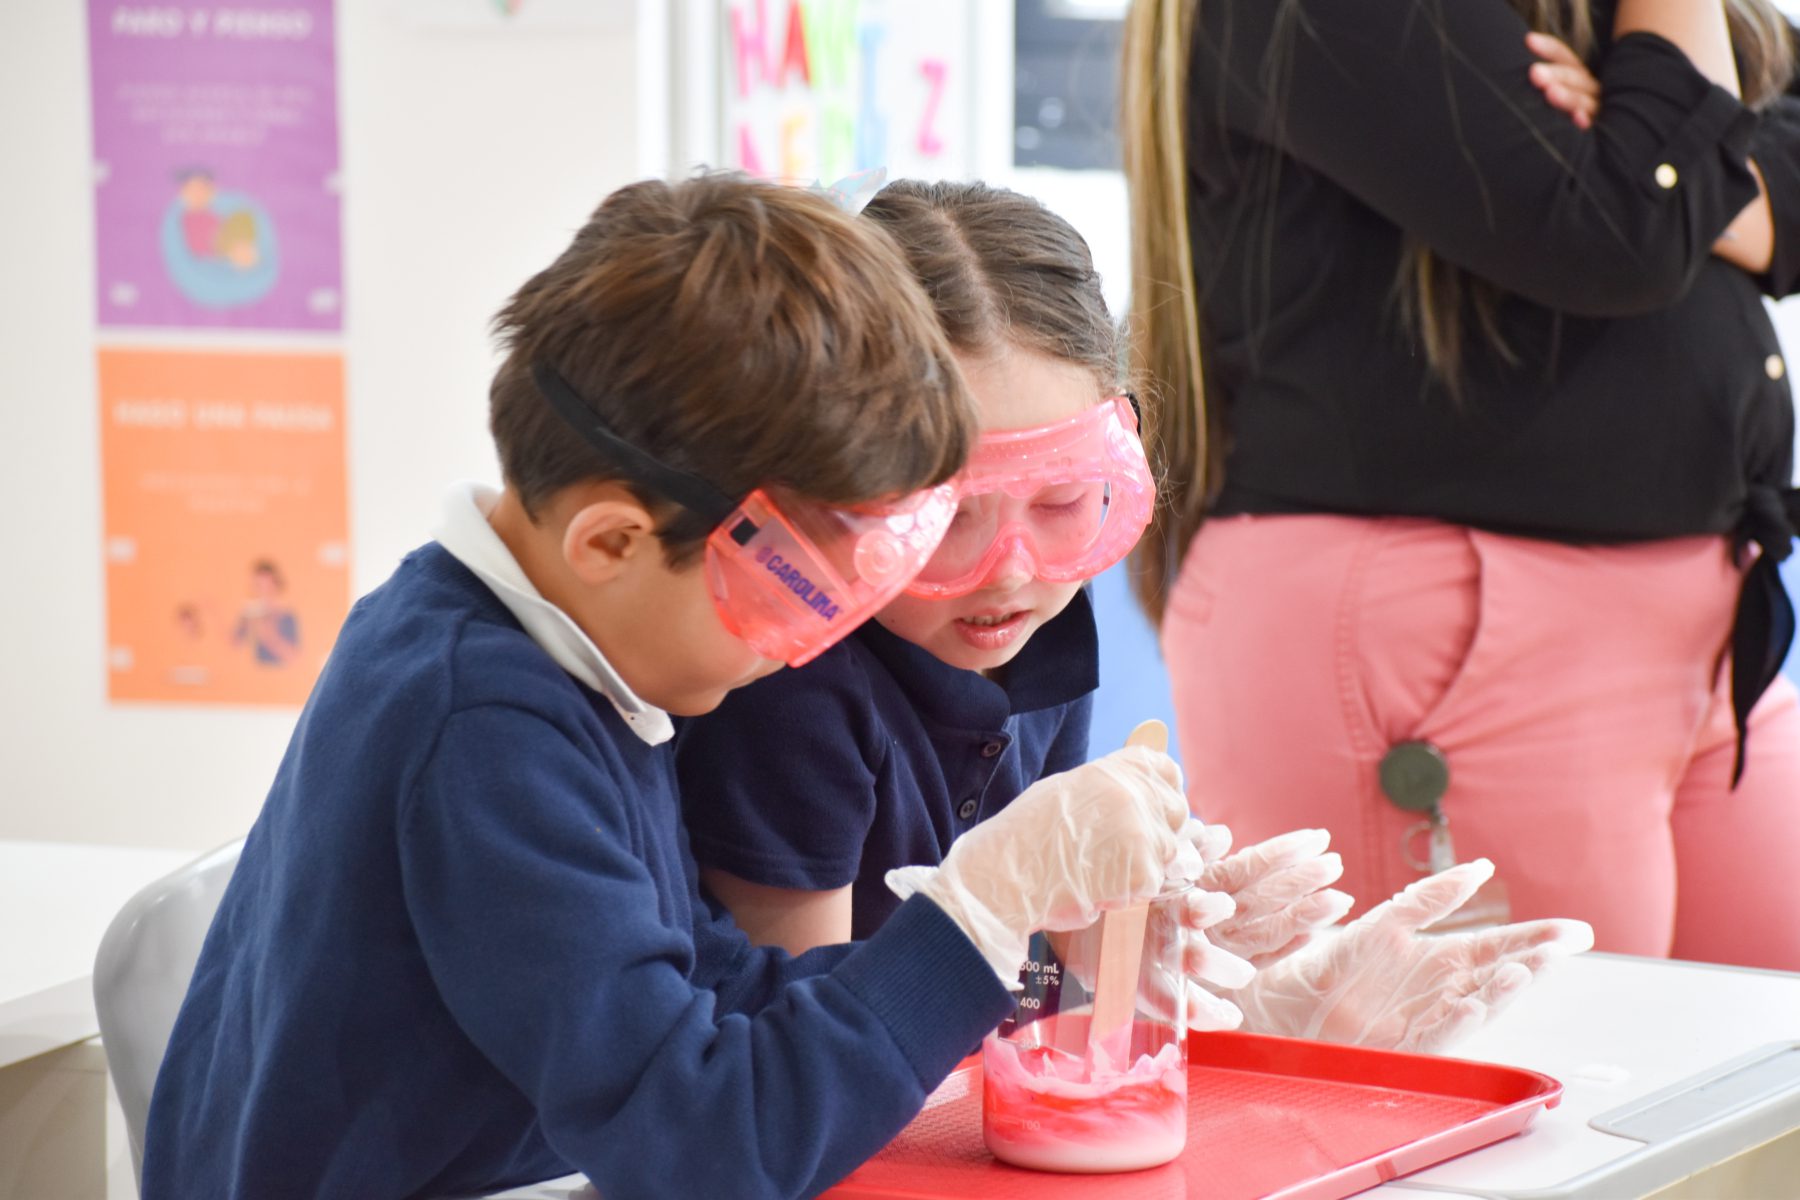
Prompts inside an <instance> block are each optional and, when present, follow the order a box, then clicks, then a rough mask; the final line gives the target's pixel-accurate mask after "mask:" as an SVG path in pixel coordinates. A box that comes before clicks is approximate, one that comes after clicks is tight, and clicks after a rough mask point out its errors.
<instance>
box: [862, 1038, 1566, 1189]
mask: <svg viewBox="0 0 1800 1200" xmlns="http://www.w3.org/2000/svg"><path fill="white" fill-rule="evenodd" d="M1561 1101H1562V1084H1560V1083H1558V1082H1557V1081H1556V1080H1554V1079H1552V1078H1550V1077H1549V1076H1548V1075H1540V1074H1538V1073H1537V1072H1536V1071H1525V1070H1520V1069H1519V1068H1516V1067H1502V1066H1496V1065H1494V1064H1492V1063H1480V1062H1469V1061H1466V1060H1463V1059H1455V1058H1435V1057H1431V1056H1428V1055H1422V1054H1398V1053H1395V1052H1393V1051H1387V1050H1365V1049H1362V1048H1360V1047H1355V1046H1336V1045H1332V1044H1330V1043H1327V1042H1314V1041H1304V1040H1300V1039H1296V1038H1278V1037H1265V1036H1262V1035H1260V1034H1253V1033H1204V1034H1202V1033H1196V1034H1194V1035H1192V1036H1191V1037H1190V1038H1189V1039H1188V1142H1187V1149H1186V1151H1184V1152H1183V1154H1182V1156H1181V1157H1180V1158H1179V1159H1176V1160H1175V1161H1174V1162H1172V1163H1169V1164H1168V1165H1167V1166H1162V1167H1157V1168H1154V1169H1153V1170H1149V1171H1133V1172H1130V1173H1128V1174H1118V1175H1054V1174H1048V1173H1044V1172H1040V1171H1026V1170H1021V1169H1019V1168H1017V1167H1009V1166H1006V1165H1004V1164H1002V1163H999V1162H996V1161H995V1160H994V1158H993V1156H992V1155H990V1154H989V1153H988V1152H987V1149H986V1147H984V1146H983V1145H982V1143H981V1065H980V1062H979V1060H976V1059H971V1060H969V1061H968V1062H965V1063H964V1064H963V1065H962V1066H960V1067H958V1068H957V1069H956V1071H955V1072H954V1073H952V1074H951V1076H950V1078H949V1079H947V1080H945V1081H944V1085H943V1086H942V1087H940V1088H939V1089H938V1090H937V1091H936V1092H934V1093H932V1096H931V1099H930V1100H929V1101H928V1102H927V1103H926V1105H925V1111H924V1112H922V1113H920V1114H919V1116H918V1117H917V1118H916V1119H915V1120H914V1121H913V1123H912V1124H911V1125H909V1126H907V1127H906V1129H905V1130H904V1131H902V1132H901V1134H900V1136H899V1137H897V1138H895V1139H894V1141H893V1142H892V1143H890V1144H889V1145H888V1147H887V1148H886V1149H885V1150H883V1151H882V1152H881V1153H880V1154H877V1155H876V1156H875V1157H874V1158H872V1159H870V1160H869V1161H868V1162H867V1163H865V1164H863V1166H862V1167H860V1168H858V1169H857V1171H856V1172H855V1173H854V1174H852V1175H851V1176H850V1177H849V1178H848V1179H846V1180H845V1181H844V1182H843V1183H841V1184H839V1185H838V1186H837V1187H835V1188H833V1189H832V1190H831V1191H829V1192H827V1193H826V1195H827V1196H829V1197H835V1198H836V1200H937V1198H939V1197H958V1198H959V1200H1011V1198H1014V1197H1016V1198H1017V1200H1113V1198H1114V1197H1118V1198H1119V1200H1125V1198H1127V1197H1129V1198H1130V1200H1240V1198H1241V1200H1251V1198H1253V1197H1263V1198H1267V1197H1278V1198H1279V1200H1337V1197H1340V1196H1349V1195H1353V1194H1355V1193H1356V1192H1360V1191H1362V1190H1363V1189H1365V1188H1371V1187H1374V1186H1376V1185H1377V1184H1380V1183H1384V1182H1386V1181H1387V1180H1390V1179H1393V1178H1394V1177H1396V1176H1399V1175H1405V1174H1407V1173H1409V1172H1412V1171H1417V1170H1419V1169H1420V1168H1422V1167H1427V1166H1430V1165H1431V1164H1432V1163H1437V1162H1442V1161H1444V1160H1445V1159H1447V1158H1454V1157H1455V1156H1456V1155H1458V1154H1463V1153H1466V1152H1467V1151H1470V1150H1474V1149H1476V1148H1478V1147H1480V1146H1485V1145H1488V1144H1489V1143H1492V1142H1497V1141H1500V1140H1501V1139H1502V1138H1507V1137H1511V1136H1512V1135H1513V1134H1515V1133H1518V1132H1520V1131H1521V1130H1523V1129H1524V1128H1525V1127H1526V1126H1527V1125H1529V1124H1530V1123H1531V1121H1532V1119H1533V1118H1534V1117H1536V1116H1537V1114H1538V1111H1539V1110H1540V1109H1545V1108H1555V1107H1556V1106H1557V1104H1559V1103H1560V1102H1561Z"/></svg>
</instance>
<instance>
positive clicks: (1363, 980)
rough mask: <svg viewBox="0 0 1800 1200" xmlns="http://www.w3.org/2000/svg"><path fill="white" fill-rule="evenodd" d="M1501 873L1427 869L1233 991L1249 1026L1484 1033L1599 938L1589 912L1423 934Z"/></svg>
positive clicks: (1382, 1036) (1350, 1034) (1445, 1038)
mask: <svg viewBox="0 0 1800 1200" xmlns="http://www.w3.org/2000/svg"><path fill="white" fill-rule="evenodd" d="M1493 874H1494V864H1493V863H1491V862H1489V861H1488V860H1487V859H1485V858H1481V859H1476V860H1475V861H1474V862H1470V863H1463V864H1461V865H1460V866H1455V867H1451V868H1450V869H1448V870H1446V871H1440V872H1438V873H1437V874H1435V875H1428V876H1426V877H1425V878H1424V879H1421V880H1419V881H1418V882H1417V883H1414V884H1412V885H1411V886H1410V887H1408V888H1407V889H1406V890H1405V891H1402V892H1401V893H1400V894H1399V895H1397V896H1395V897H1394V898H1393V899H1391V900H1389V901H1387V902H1386V903H1385V904H1381V905H1378V906H1376V907H1375V908H1372V909H1370V910H1369V911H1368V912H1367V913H1364V914H1363V915H1362V916H1361V917H1358V918H1357V919H1356V920H1355V921H1352V922H1351V923H1350V924H1349V925H1347V926H1345V927H1344V929H1343V930H1342V931H1341V932H1339V933H1338V934H1336V935H1335V936H1333V937H1329V938H1320V939H1318V940H1317V941H1314V942H1313V943H1312V944H1311V945H1309V946H1307V947H1306V948H1305V949H1303V950H1300V951H1299V952H1297V953H1295V954H1292V955H1290V956H1288V957H1287V958H1284V959H1282V960H1281V961H1280V962H1277V963H1275V964H1274V965H1273V966H1270V967H1268V968H1266V969H1264V970H1260V971H1258V972H1257V974H1256V978H1255V979H1254V980H1252V981H1251V983H1250V986H1248V987H1245V988H1242V989H1240V990H1238V991H1237V992H1236V993H1234V994H1232V996H1231V999H1232V1000H1234V1001H1235V1002H1236V1003H1237V1005H1238V1007H1239V1008H1241V1009H1242V1010H1243V1012H1244V1028H1246V1029H1249V1030H1252V1031H1254V1032H1256V1033H1275V1034H1283V1035H1286V1036H1289V1037H1307V1038H1319V1039H1322V1040H1324V1041H1328V1042H1344V1043H1347V1044H1350V1045H1359V1046H1374V1047H1377V1048H1380V1049H1385V1050H1409V1051H1415V1052H1424V1053H1433V1052H1437V1051H1442V1050H1444V1049H1446V1048H1448V1047H1449V1046H1450V1045H1451V1044H1452V1043H1454V1042H1456V1041H1458V1040H1460V1039H1461V1038H1463V1037H1465V1036H1467V1035H1468V1034H1470V1033H1473V1032H1474V1031H1475V1030H1476V1029H1478V1028H1480V1027H1481V1025H1482V1023H1483V1022H1485V1021H1486V1020H1487V1019H1488V1018H1490V1017H1492V1016H1494V1015H1495V1014H1496V1013H1498V1012H1499V1011H1500V1010H1501V1009H1503V1008H1505V1007H1506V1005H1507V1004H1509V1003H1511V1002H1512V1000H1513V999H1514V998H1515V997H1516V996H1517V995H1518V994H1519V993H1520V992H1521V991H1523V990H1524V988H1525V986H1526V985H1527V984H1529V983H1530V982H1531V981H1532V979H1533V977H1534V976H1535V975H1536V974H1537V972H1539V971H1541V970H1542V969H1543V968H1544V967H1545V966H1546V965H1547V964H1548V963H1549V962H1551V961H1552V960H1554V959H1557V958H1562V957H1565V956H1567V955H1570V954H1579V953H1580V952H1582V951H1583V950H1587V949H1589V948H1590V947H1592V946H1593V944H1594V931H1593V929H1592V928H1590V927H1589V926H1588V924H1587V923H1586V922H1584V921H1567V920H1547V921H1526V922H1522V923H1519V924H1515V925H1501V926H1497V927H1495V928H1492V929H1473V930H1469V931H1467V932H1463V933H1447V934H1422V933H1420V932H1419V931H1420V930H1421V929H1423V928H1425V927H1426V926H1428V925H1431V924H1433V923H1434V922H1437V921H1441V920H1443V919H1444V918H1445V917H1446V916H1448V915H1449V914H1451V913H1453V912H1455V911H1456V910H1457V909H1458V908H1460V907H1462V905H1463V904H1464V903H1465V902H1466V901H1467V900H1468V899H1469V897H1471V896H1473V895H1474V894H1475V892H1476V889H1478V888H1479V887H1480V886H1481V885H1482V884H1483V883H1486V882H1487V881H1488V879H1489V878H1491V877H1492V876H1493Z"/></svg>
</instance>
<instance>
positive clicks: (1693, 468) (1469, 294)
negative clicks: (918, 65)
mask: <svg viewBox="0 0 1800 1200" xmlns="http://www.w3.org/2000/svg"><path fill="white" fill-rule="evenodd" d="M1125 43H1126V51H1125V68H1124V84H1125V93H1124V102H1123V115H1124V126H1125V132H1124V141H1125V161H1126V174H1127V179H1128V182H1129V185H1130V193H1131V208H1132V232H1131V245H1132V278H1133V285H1132V286H1133V295H1132V312H1133V323H1134V328H1135V329H1136V331H1137V333H1138V335H1139V341H1138V342H1137V343H1136V345H1135V349H1136V350H1137V358H1136V360H1135V361H1136V362H1137V363H1138V364H1139V366H1140V368H1141V369H1142V370H1143V371H1145V372H1146V373H1147V374H1148V375H1150V376H1152V377H1154V378H1155V380H1156V381H1157V385H1158V388H1157V395H1156V397H1155V399H1156V401H1157V402H1156V403H1155V404H1154V405H1151V410H1152V413H1153V415H1152V416H1151V418H1150V420H1149V426H1150V431H1151V436H1150V438H1149V439H1148V441H1149V443H1150V445H1151V446H1152V449H1153V455H1154V460H1155V461H1156V463H1157V464H1158V465H1159V467H1160V468H1161V470H1162V471H1163V473H1164V476H1165V482H1166V485H1167V487H1168V503H1167V505H1166V506H1164V507H1162V508H1159V509H1158V510H1157V512H1156V514H1155V516H1154V518H1153V521H1152V525H1151V529H1150V531H1149V533H1148V535H1147V536H1146V537H1145V538H1144V540H1143V541H1142V542H1141V543H1140V545H1139V549H1138V552H1137V556H1136V569H1137V573H1136V576H1135V580H1134V585H1135V587H1136V589H1137V592H1138V595H1139V598H1140V600H1141V601H1142V603H1143V606H1144V608H1145V610H1146V611H1147V612H1148V613H1149V614H1150V616H1151V617H1152V618H1153V619H1154V620H1156V621H1158V622H1159V623H1160V626H1161V638H1162V647H1163V652H1164V656H1165V658H1166V660H1167V662H1168V667H1169V672H1170V675H1171V680H1172V687H1173V694H1174V702H1175V709H1176V715H1177V725H1178V739H1179V743H1180V746H1181V750H1182V754H1183V756H1184V761H1185V762H1186V763H1187V764H1188V766H1189V772H1190V773H1189V778H1188V786H1189V789H1190V792H1191V794H1192V796H1193V797H1194V799H1195V800H1196V801H1198V802H1201V803H1203V804H1204V806H1205V809H1206V811H1207V813H1208V815H1209V817H1211V818H1214V819H1217V820H1219V821H1222V822H1224V823H1226V824H1228V825H1229V826H1231V827H1232V828H1233V829H1234V830H1236V831H1237V833H1238V834H1239V835H1240V836H1244V837H1247V838H1251V839H1255V838H1258V837H1264V836H1267V835H1268V834H1270V833H1272V832H1275V831H1278V830H1284V829H1290V828H1293V827H1295V826H1297V825H1318V826H1324V827H1327V828H1329V829H1331V831H1332V834H1333V838H1334V841H1335V844H1336V845H1337V846H1338V847H1339V849H1340V850H1341V851H1342V852H1343V854H1344V859H1345V863H1346V870H1345V874H1344V882H1345V886H1346V887H1347V888H1348V889H1349V890H1350V891H1352V892H1353V893H1355V894H1357V895H1359V896H1371V895H1384V894H1386V893H1387V892H1388V891H1390V890H1392V889H1393V888H1394V887H1395V886H1397V885H1399V884H1400V883H1403V882H1404V881H1406V880H1407V879H1411V878H1414V877H1416V875H1417V873H1418V872H1419V871H1420V870H1421V869H1429V868H1436V867H1440V866H1442V865H1444V864H1446V863H1448V862H1452V861H1456V860H1457V859H1466V858H1469V857H1473V856H1484V857H1487V858H1490V859H1492V860H1493V861H1494V863H1496V864H1497V867H1498V876H1499V880H1500V881H1501V882H1503V883H1504V885H1505V887H1504V890H1503V891H1502V890H1498V889H1492V890H1490V894H1489V896H1488V897H1487V899H1486V900H1485V901H1484V903H1485V904H1486V905H1487V906H1488V909H1489V911H1510V914H1511V916H1512V917H1515V918H1535V917H1543V916H1548V915H1551V914H1564V913H1566V914H1569V915H1571V916H1577V917H1581V918H1584V919H1585V920H1587V921H1589V922H1591V923H1592V924H1593V926H1594V929H1595V932H1596V938H1597V944H1598V945H1599V946H1600V947H1601V948H1602V949H1607V950H1613V951H1622V952H1629V953H1636V954H1646V955H1668V954H1674V955H1676V956H1679V957H1683V958H1699V959H1710V960H1717V961H1723V962H1733V963H1743V964H1750V965H1758V966H1765V967H1781V968H1787V969H1795V968H1800V903H1797V902H1796V901H1797V900H1800V884H1797V883H1796V880H1800V820H1796V816H1800V808H1797V806H1800V709H1797V708H1796V699H1795V692H1794V689H1793V687H1792V686H1791V685H1790V684H1789V683H1788V682H1787V681H1785V680H1783V679H1781V678H1779V677H1778V675H1777V670H1778V668H1779V665H1780V663H1781V660H1782V657H1783V654H1784V652H1785V650H1786V648H1787V645H1788V637H1789V635H1790V633H1791V628H1792V621H1791V612H1792V610H1791V606H1790V605H1789V604H1788V601H1787V598H1786V596H1785V594H1784V593H1783V592H1782V590H1781V586H1780V580H1779V577H1778V576H1777V574H1776V570H1775V568H1776V563H1777V562H1778V561H1779V560H1780V559H1782V558H1784V557H1786V555H1787V554H1788V552H1789V548H1790V538H1791V536H1792V533H1793V527H1792V522H1791V518H1790V514H1791V513H1792V512H1793V511H1794V505H1793V499H1792V495H1791V494H1790V493H1789V492H1788V491H1787V488H1788V484H1789V479H1790V474H1791V467H1792V462H1791V447H1792V443H1793V435H1794V428H1793V412H1792V404H1791V400H1790V396H1789V390H1788V381H1787V378H1786V371H1787V367H1786V363H1785V361H1784V359H1783V358H1782V355H1781V350H1780V346H1779V344H1778V343H1777V341H1776V337H1775V332H1774V329H1773V327H1772V326H1771V324H1770V321H1769V317H1768V315H1767V313H1766V312H1765V310H1764V307H1763V304H1762V297H1763V296H1764V295H1769V296H1781V295H1786V294H1789V293H1791V292H1792V291H1794V290H1795V288H1796V286H1800V102H1796V101H1795V100H1792V99H1789V98H1787V97H1785V96H1784V95H1783V91H1784V89H1785V88H1787V87H1788V86H1789V84H1790V81H1791V77H1792V74H1793V69H1792V55H1791V46H1790V33H1789V30H1788V28H1787V26H1786V24H1785V23H1784V22H1783V21H1782V19H1781V18H1780V16H1779V15H1778V14H1777V12H1776V11H1775V10H1774V9H1773V8H1772V7H1771V6H1770V5H1769V4H1767V3H1765V2H1763V0H1730V2H1729V3H1726V2H1722V0H1617V2H1616V3H1612V2H1609V0H1461V2H1459V3H1453V4H1441V3H1435V2H1431V0H1361V2H1359V3H1357V4H1353V5H1352V4H1327V3H1321V2H1318V0H1285V2H1280V3H1269V2H1267V0H1198V2H1196V0H1136V2H1135V3H1134V4H1133V5H1132V7H1131V9H1130V12H1129V15H1128V17H1127V28H1126V36H1125ZM1734 51H1735V54H1734Z"/></svg>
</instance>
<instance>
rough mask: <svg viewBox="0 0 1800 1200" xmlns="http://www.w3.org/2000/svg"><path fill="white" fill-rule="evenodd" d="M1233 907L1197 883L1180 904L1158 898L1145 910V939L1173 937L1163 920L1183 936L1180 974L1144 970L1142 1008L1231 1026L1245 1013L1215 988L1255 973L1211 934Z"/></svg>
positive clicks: (1204, 1024)
mask: <svg viewBox="0 0 1800 1200" xmlns="http://www.w3.org/2000/svg"><path fill="white" fill-rule="evenodd" d="M1192 824H1194V825H1198V824H1199V822H1198V821H1195V822H1192ZM1235 909H1236V906H1235V905H1234V903H1233V902H1232V899H1231V897H1230V896H1227V895H1225V894H1223V893H1222V892H1208V891H1203V890H1201V889H1199V888H1196V889H1195V890H1193V891H1191V892H1189V893H1187V894H1186V895H1185V896H1183V897H1182V903H1180V904H1179V905H1176V904H1160V905H1158V906H1156V907H1155V908H1152V909H1151V910H1150V922H1149V926H1148V928H1147V931H1146V934H1145V941H1146V942H1149V943H1151V944H1156V943H1158V942H1162V941H1165V940H1167V939H1169V938H1171V937H1173V936H1174V931H1173V930H1171V929H1169V928H1168V923H1170V922H1174V921H1179V922H1180V923H1181V924H1182V926H1184V927H1185V929H1186V938H1185V941H1184V944H1183V946H1182V952H1181V968H1180V974H1179V975H1176V976H1173V977H1170V976H1166V975H1164V974H1162V973H1161V972H1146V973H1145V974H1146V978H1145V984H1144V987H1143V989H1142V990H1141V992H1140V1000H1141V1002H1142V1004H1143V1006H1144V1007H1145V1009H1146V1010H1147V1011H1149V1012H1150V1013H1152V1014H1154V1015H1156V1016H1160V1017H1162V1018H1163V1019H1164V1020H1173V1019H1174V1017H1175V1014H1176V1013H1177V1012H1185V1014H1186V1015H1185V1021H1186V1024H1187V1026H1188V1028H1189V1029H1236V1028H1237V1027H1238V1026H1239V1025H1241V1024H1242V1023H1243V1020H1244V1014H1243V1013H1242V1012H1240V1011H1238V1007H1237V1005H1235V1004H1233V1003H1232V1002H1231V1001H1230V1000H1229V999H1227V998H1225V997H1224V996H1221V995H1219V994H1218V992H1219V991H1221V990H1223V991H1225V992H1227V993H1229V992H1230V990H1231V989H1234V988H1240V987H1243V986H1244V985H1245V984H1247V983H1249V982H1250V981H1251V979H1252V978H1253V977H1254V976H1255V974H1256V968H1255V967H1254V966H1252V965H1251V964H1249V963H1248V962H1245V961H1244V960H1243V959H1241V958H1239V957H1238V956H1237V955H1235V954H1233V953H1231V951H1229V950H1225V949H1223V948H1221V947H1220V946H1218V945H1217V944H1215V943H1214V942H1213V940H1212V932H1213V930H1215V929H1217V928H1218V927H1219V924H1220V923H1221V922H1223V921H1227V920H1229V919H1230V918H1231V916H1232V913H1233V912H1234V911H1235ZM1209 985H1210V986H1209ZM1184 1001H1185V1004H1184V1003H1183V1002H1184ZM1178 1005H1182V1007H1177V1006H1178Z"/></svg>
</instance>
